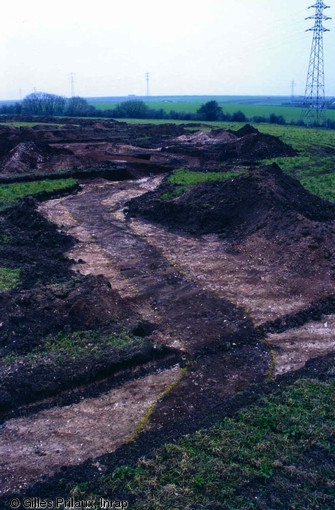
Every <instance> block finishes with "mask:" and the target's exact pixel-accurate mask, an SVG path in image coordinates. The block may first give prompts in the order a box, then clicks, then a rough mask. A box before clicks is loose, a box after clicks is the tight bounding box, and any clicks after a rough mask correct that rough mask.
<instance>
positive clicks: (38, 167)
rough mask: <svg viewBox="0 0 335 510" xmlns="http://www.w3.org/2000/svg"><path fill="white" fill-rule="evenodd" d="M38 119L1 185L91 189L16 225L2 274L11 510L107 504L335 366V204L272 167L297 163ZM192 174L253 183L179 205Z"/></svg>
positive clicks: (196, 137) (148, 129)
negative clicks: (183, 452) (102, 493)
mask: <svg viewBox="0 0 335 510" xmlns="http://www.w3.org/2000/svg"><path fill="white" fill-rule="evenodd" d="M10 120H11V121H22V120H23V119H19V118H12V119H10ZM24 120H25V121H31V122H38V125H36V126H35V127H32V128H26V127H23V128H14V127H12V126H10V125H7V126H6V125H4V126H1V128H0V176H1V178H2V181H3V182H5V181H6V180H7V181H9V182H12V181H14V182H15V180H17V181H20V180H24V179H27V180H29V179H30V180H31V179H35V178H36V179H37V178H39V179H40V178H41V175H42V176H49V177H50V176H54V175H59V174H60V173H61V174H62V175H66V174H68V175H77V176H78V177H79V186H77V188H76V189H73V190H72V191H70V192H66V193H65V194H64V195H62V196H57V197H56V198H51V199H50V197H49V198H48V199H47V198H46V197H44V199H43V200H42V199H39V202H37V201H36V200H34V199H33V198H31V197H29V198H26V199H23V200H22V201H21V202H20V203H19V204H18V205H13V206H12V207H11V208H9V209H7V210H5V211H2V212H1V213H0V243H1V244H0V248H1V249H0V268H9V269H10V270H19V272H20V284H19V286H18V287H17V288H13V289H11V290H7V291H6V292H2V293H0V354H1V358H0V371H1V381H0V419H1V423H2V426H1V436H0V451H1V453H2V455H1V459H0V479H1V482H0V494H2V495H3V497H2V499H1V505H2V506H1V508H4V509H5V508H10V505H9V501H10V499H11V497H13V495H18V496H20V497H22V496H36V495H38V496H39V497H41V498H43V497H44V498H51V499H52V498H53V497H68V496H69V495H72V494H73V489H74V487H75V486H77V485H78V483H80V482H82V481H85V482H86V481H88V480H89V481H90V482H91V483H92V485H91V486H90V490H91V491H92V493H94V491H95V486H94V481H95V480H96V479H98V477H100V476H101V475H102V474H103V475H106V476H107V475H108V474H109V473H110V472H111V471H112V469H113V468H114V467H115V466H116V465H122V464H124V463H126V462H127V461H134V460H136V459H137V458H139V457H140V456H143V455H148V454H150V453H151V452H152V449H153V448H155V447H156V446H157V445H159V444H162V442H164V441H166V440H167V439H169V438H170V439H174V438H176V437H178V436H179V435H181V434H184V433H185V432H189V431H192V430H197V429H199V428H200V427H207V426H210V425H211V424H212V423H213V422H214V421H215V419H219V418H221V417H224V416H227V415H229V414H233V413H234V412H235V411H236V410H237V409H239V408H240V407H241V406H243V405H247V404H249V403H250V402H252V401H253V400H254V399H255V398H256V397H257V396H258V395H259V393H260V392H261V391H263V389H262V388H263V383H264V381H265V380H267V379H271V378H276V379H275V384H276V385H278V384H285V377H286V376H287V374H291V373H298V371H299V370H303V369H304V368H303V367H305V366H307V367H308V366H309V364H310V363H312V361H311V360H314V359H317V358H320V357H323V358H324V359H326V356H330V357H331V356H333V354H334V351H335V345H334V333H335V296H334V290H333V289H334V277H335V253H334V246H335V205H334V204H333V203H330V202H326V201H324V200H322V199H320V198H318V197H316V196H314V195H312V194H311V193H309V192H308V191H306V190H305V189H304V188H303V187H302V185H301V184H300V183H299V182H298V181H296V180H295V179H293V178H291V177H289V176H287V175H285V174H284V173H283V172H282V171H281V169H280V168H279V167H278V166H277V165H271V166H260V165H259V164H258V161H259V160H261V159H264V158H271V157H277V156H293V155H295V151H294V150H293V149H292V148H291V147H289V146H288V145H286V144H284V143H283V142H282V141H281V140H280V139H278V138H276V137H273V136H269V135H264V134H262V133H260V132H259V131H257V130H256V129H254V128H252V127H251V126H248V125H247V126H245V127H244V128H242V129H240V130H239V131H225V130H221V129H220V130H219V129H217V130H211V129H208V127H207V126H205V125H191V126H190V125H188V126H186V125H181V126H175V125H171V124H166V125H159V126H153V125H128V124H126V123H122V122H115V121H96V120H90V119H61V120H59V119H58V120H57V122H58V123H59V124H58V125H55V124H52V123H50V119H48V118H39V119H36V118H34V119H33V118H32V119H27V118H25V119H24ZM53 122H55V120H54V121H53ZM190 127H191V128H192V130H190V129H189V128H190ZM249 163H250V165H249ZM181 166H183V167H184V168H188V169H190V170H193V171H199V170H201V171H206V170H210V169H215V170H216V171H218V172H226V171H228V170H231V168H232V167H233V168H240V169H242V168H244V170H245V167H246V166H247V167H248V171H247V172H245V173H241V174H240V175H238V176H236V177H234V178H229V179H226V180H223V181H216V182H202V183H199V184H196V185H194V186H189V187H188V186H185V189H183V190H182V191H181V192H180V190H179V189H178V193H177V194H175V193H174V191H175V189H176V188H175V185H173V184H171V182H170V181H169V180H168V175H167V174H169V172H170V171H171V169H175V168H178V167H181ZM322 363H323V362H320V365H317V363H316V364H315V363H314V364H313V370H314V372H313V373H314V374H315V375H316V376H317V375H318V373H319V372H318V370H319V371H322V370H323V368H322V367H323V365H322ZM306 364H307V365H306ZM311 366H312V365H311ZM316 366H319V367H320V369H318V368H315V367H316ZM306 370H307V369H306ZM285 374H286V376H285ZM241 392H245V393H243V394H241ZM236 394H238V395H239V396H238V397H236V398H235V396H236Z"/></svg>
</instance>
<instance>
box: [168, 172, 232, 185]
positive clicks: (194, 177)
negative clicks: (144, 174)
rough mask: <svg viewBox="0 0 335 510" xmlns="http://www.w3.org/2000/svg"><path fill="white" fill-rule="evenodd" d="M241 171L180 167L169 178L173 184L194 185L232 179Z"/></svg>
mask: <svg viewBox="0 0 335 510" xmlns="http://www.w3.org/2000/svg"><path fill="white" fill-rule="evenodd" d="M240 173H241V172H191V171H190V170H187V169H186V168H178V169H177V170H174V172H173V174H172V175H170V177H169V178H168V179H167V180H168V182H170V183H171V184H176V185H177V186H193V185H194V184H198V183H199V182H208V181H225V180H226V179H232V178H234V177H236V176H237V175H239V174H240Z"/></svg>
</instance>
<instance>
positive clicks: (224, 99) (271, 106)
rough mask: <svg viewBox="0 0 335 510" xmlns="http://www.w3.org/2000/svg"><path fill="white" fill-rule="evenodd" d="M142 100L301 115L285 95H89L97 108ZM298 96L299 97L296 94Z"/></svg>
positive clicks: (180, 109) (163, 105)
mask: <svg viewBox="0 0 335 510" xmlns="http://www.w3.org/2000/svg"><path fill="white" fill-rule="evenodd" d="M135 99H136V100H141V101H144V102H145V103H146V105H147V106H148V107H149V108H153V109H156V110H159V109H163V110H164V111H166V112H167V113H169V112H170V111H171V110H173V111H175V112H177V113H196V111H197V110H198V109H199V108H200V106H201V105H202V104H204V103H206V102H207V101H211V100H215V101H217V102H218V103H219V105H220V106H221V107H222V109H223V112H224V113H226V114H232V113H234V112H236V111H241V112H243V113H244V114H245V115H246V116H247V117H248V118H250V117H254V116H264V117H268V116H269V115H270V114H271V113H274V114H275V115H281V116H283V117H284V119H285V120H286V122H288V123H289V122H291V121H294V122H297V121H299V119H300V116H301V107H300V106H294V103H293V104H292V105H291V104H290V103H291V98H290V97H286V96H269V97H267V96H170V97H169V96H166V97H150V100H147V98H146V97H141V96H129V97H115V98H113V97H110V98H88V101H89V103H90V104H91V105H93V106H95V108H98V109H100V110H108V109H112V108H116V106H117V105H118V104H120V103H121V102H123V101H126V100H135ZM299 99H300V100H301V98H299ZM328 118H329V119H331V120H335V110H329V111H328Z"/></svg>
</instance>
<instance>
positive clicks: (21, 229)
mask: <svg viewBox="0 0 335 510" xmlns="http://www.w3.org/2000/svg"><path fill="white" fill-rule="evenodd" d="M36 204H37V202H36V201H35V200H34V199H32V198H26V199H24V200H23V201H22V202H21V203H20V204H19V205H18V206H17V207H13V208H11V209H9V210H8V211H5V212H3V213H2V216H1V217H0V239H1V250H0V266H1V267H9V268H15V269H16V268H20V269H21V282H22V285H23V287H24V288H30V287H31V286H32V285H34V284H35V283H37V282H39V283H42V282H43V283H56V282H59V281H64V279H65V280H66V279H69V278H70V277H71V275H72V272H71V271H70V265H71V262H70V261H68V260H67V259H66V258H65V257H64V255H63V254H64V252H66V251H68V250H69V249H70V248H71V247H72V246H73V245H74V243H75V241H74V239H72V238H71V237H69V236H67V235H64V234H62V233H60V232H58V230H57V227H56V225H54V224H52V223H49V222H48V221H47V220H45V219H44V218H43V216H41V215H40V214H39V213H38V212H37V211H36Z"/></svg>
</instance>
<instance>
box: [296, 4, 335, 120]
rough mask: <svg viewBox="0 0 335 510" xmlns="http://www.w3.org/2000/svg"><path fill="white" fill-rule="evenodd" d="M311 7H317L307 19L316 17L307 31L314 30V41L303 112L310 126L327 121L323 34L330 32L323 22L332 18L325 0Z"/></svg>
mask: <svg viewBox="0 0 335 510" xmlns="http://www.w3.org/2000/svg"><path fill="white" fill-rule="evenodd" d="M309 9H315V14H314V15H313V16H308V18H306V19H314V20H315V24H314V27H312V28H309V29H308V30H306V32H313V41H312V49H311V55H310V59H309V66H308V74H307V82H306V90H305V100H304V107H303V110H302V112H301V118H302V120H304V121H305V122H306V124H307V125H308V126H310V125H313V124H318V125H322V124H324V123H325V121H326V97H325V70H324V56H323V34H324V32H329V29H328V28H325V27H324V26H323V22H324V21H327V20H329V19H331V18H329V17H328V16H326V15H325V14H324V13H323V11H324V10H325V9H329V6H328V5H325V3H324V2H323V0H316V3H315V4H314V5H311V6H310V7H309Z"/></svg>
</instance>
